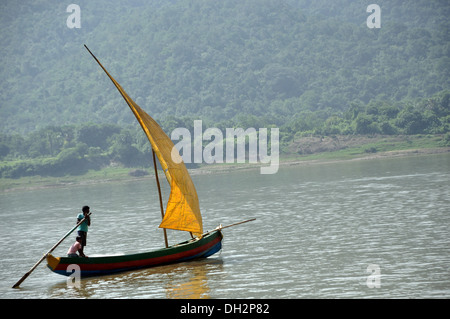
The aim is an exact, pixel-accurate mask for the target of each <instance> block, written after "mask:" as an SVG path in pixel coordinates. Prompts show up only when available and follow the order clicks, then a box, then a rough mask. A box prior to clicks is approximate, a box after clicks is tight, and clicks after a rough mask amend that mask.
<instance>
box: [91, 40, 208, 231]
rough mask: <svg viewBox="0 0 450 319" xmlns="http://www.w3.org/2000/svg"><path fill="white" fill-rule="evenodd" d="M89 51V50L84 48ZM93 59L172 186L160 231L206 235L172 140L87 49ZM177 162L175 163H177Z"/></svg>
mask: <svg viewBox="0 0 450 319" xmlns="http://www.w3.org/2000/svg"><path fill="white" fill-rule="evenodd" d="M85 47H86V46H85ZM86 49H87V50H88V51H89V53H90V54H91V55H92V57H93V58H94V59H95V60H96V61H97V63H98V64H99V65H100V67H101V68H102V69H103V71H105V73H106V74H107V75H108V77H109V78H110V79H111V81H112V82H113V83H114V85H115V86H116V88H117V89H118V90H119V92H120V94H121V95H122V97H123V98H124V99H125V101H126V102H127V104H128V106H129V107H130V109H131V111H133V113H134V115H135V116H136V119H137V120H138V122H139V124H140V125H141V127H142V129H143V130H144V132H145V134H146V135H147V137H148V139H149V141H150V143H151V145H152V148H153V150H154V152H155V154H156V156H157V157H158V160H159V162H160V164H161V167H162V169H163V170H164V174H165V176H166V178H167V181H168V182H169V184H170V188H171V191H170V196H169V201H168V203H167V208H166V212H165V214H164V219H163V221H162V223H161V224H160V225H159V227H161V228H169V229H175V230H183V231H189V232H192V233H195V234H197V235H200V234H202V233H203V223H202V216H201V214H200V205H199V201H198V196H197V191H196V190H195V186H194V183H193V182H192V179H191V177H190V175H189V173H188V171H187V169H186V166H185V165H184V162H183V161H182V159H181V156H180V154H179V153H178V151H177V149H176V148H175V147H174V144H173V142H172V141H171V139H170V138H169V137H168V136H167V135H166V133H164V131H163V130H162V129H161V127H160V126H159V125H158V123H156V121H155V120H154V119H152V118H151V117H150V116H149V115H148V114H147V113H145V112H144V111H143V110H142V109H141V108H140V107H139V105H137V104H136V103H135V102H134V101H133V100H132V99H131V98H130V97H129V96H128V94H127V93H126V92H125V91H124V90H123V89H122V87H121V86H120V84H119V83H117V81H116V80H114V78H113V77H112V76H111V75H110V74H109V73H108V71H106V69H105V68H104V67H103V65H102V64H101V63H100V62H99V61H98V59H97V58H96V57H95V56H94V55H93V54H92V52H91V51H90V50H89V49H88V48H87V47H86ZM174 159H175V161H174Z"/></svg>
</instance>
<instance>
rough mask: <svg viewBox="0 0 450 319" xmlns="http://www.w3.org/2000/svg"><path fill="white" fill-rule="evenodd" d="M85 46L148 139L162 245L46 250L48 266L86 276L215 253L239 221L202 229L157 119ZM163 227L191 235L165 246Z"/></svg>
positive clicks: (185, 177)
mask: <svg viewBox="0 0 450 319" xmlns="http://www.w3.org/2000/svg"><path fill="white" fill-rule="evenodd" d="M85 47H86V49H87V50H88V51H89V53H90V54H91V55H92V57H93V58H94V59H95V61H96V62H97V63H98V64H99V65H100V67H101V68H102V69H103V71H104V72H105V73H106V74H107V76H108V77H109V78H110V79H111V81H112V82H113V84H114V85H115V87H116V88H117V90H118V91H119V92H120V94H121V95H122V97H123V98H124V100H125V101H126V103H127V104H128V106H129V107H130V109H131V111H132V112H133V114H134V115H135V116H136V119H137V121H138V122H139V124H140V125H141V127H142V129H143V130H144V132H145V135H146V136H147V138H148V140H149V141H150V144H151V147H152V152H153V163H154V168H155V177H156V182H157V186H158V191H159V199H160V207H161V215H162V217H163V219H162V222H161V224H160V226H159V227H160V228H163V230H164V237H165V246H166V247H165V248H161V249H159V250H156V251H151V252H144V253H136V254H129V255H118V256H117V255H115V256H103V257H89V258H81V257H78V258H77V257H75V258H74V257H55V256H53V255H52V254H50V253H48V254H47V256H46V259H47V266H48V268H50V269H51V270H52V271H53V272H55V273H58V274H61V275H66V276H70V275H71V274H72V273H73V272H72V271H68V269H69V268H68V267H69V265H74V264H76V265H78V267H79V271H80V276H81V277H87V276H98V275H104V274H111V273H118V272H123V271H129V270H135V269H141V268H147V267H152V266H158V265H163V264H170V263H177V262H184V261H188V260H192V259H196V258H206V257H209V256H211V255H213V254H215V253H217V252H218V251H220V249H221V248H222V239H223V235H222V232H221V230H222V229H223V228H225V227H230V226H233V225H237V224H240V223H243V222H240V223H236V224H233V225H229V226H225V227H222V226H221V225H220V226H219V227H217V228H216V229H214V230H212V231H208V232H206V233H204V232H203V221H202V215H201V213H200V206H199V200H198V195H197V191H196V189H195V186H194V183H193V182H192V179H191V177H190V175H189V172H188V170H187V169H186V166H185V164H184V162H183V161H182V159H181V156H180V155H179V153H178V151H177V149H176V148H175V147H174V144H173V142H172V140H171V139H170V138H169V137H168V136H167V135H166V134H165V133H164V131H163V130H162V129H161V127H160V126H159V125H158V123H157V122H156V121H155V120H154V119H153V118H151V117H150V116H149V115H148V114H147V113H146V112H145V111H144V110H142V109H141V108H140V107H139V106H138V105H137V104H136V103H135V102H134V101H133V100H132V99H131V98H130V97H129V96H128V94H127V93H126V92H125V91H124V90H123V88H122V87H121V86H120V84H119V83H117V81H116V80H115V79H114V78H113V77H112V76H111V75H110V74H109V73H108V71H107V70H106V69H105V68H104V67H103V65H102V64H101V63H100V61H99V60H98V59H97V58H96V57H95V56H94V54H92V52H91V51H90V50H89V48H88V47H87V46H86V45H85ZM155 154H156V157H157V158H158V161H159V163H160V165H161V168H162V170H163V172H164V175H165V177H166V179H167V182H168V183H169V185H170V195H169V200H168V203H167V207H166V209H165V212H164V209H163V204H162V199H161V188H160V184H159V179H158V170H157V168H156V160H155ZM248 221H250V220H248ZM244 222H247V221H244ZM166 229H173V230H180V231H186V232H189V233H191V238H190V239H189V240H187V241H185V242H182V243H179V244H176V245H173V246H168V243H167V233H166V231H165V230H166ZM70 269H72V268H70Z"/></svg>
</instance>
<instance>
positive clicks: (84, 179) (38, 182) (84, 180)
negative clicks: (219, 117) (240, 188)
mask: <svg viewBox="0 0 450 319" xmlns="http://www.w3.org/2000/svg"><path fill="white" fill-rule="evenodd" d="M449 152H450V147H437V148H414V149H404V150H390V151H384V152H376V153H373V154H372V153H370V154H356V155H353V156H344V157H343V156H340V155H339V154H338V152H329V153H328V154H326V156H320V154H319V155H318V154H311V155H310V156H285V157H283V156H281V157H280V163H279V166H280V168H281V167H284V166H301V165H319V164H332V163H341V162H347V161H361V160H373V159H389V158H398V157H410V156H420V155H422V156H423V155H432V154H444V153H449ZM330 153H331V154H330ZM264 165H267V164H261V163H258V164H250V163H243V164H204V165H202V166H201V167H199V168H195V169H189V173H190V174H191V175H192V176H197V175H209V174H226V173H228V172H235V171H244V170H245V171H247V170H256V169H260V167H262V166H264ZM133 170H135V169H133V168H111V167H109V168H105V169H103V170H100V171H95V172H88V173H87V174H85V175H81V176H63V177H40V176H31V177H22V178H19V179H0V192H2V193H7V192H16V191H19V192H20V191H29V190H34V189H46V188H58V187H77V186H78V187H79V186H84V185H95V184H103V183H117V182H132V181H140V180H145V179H149V178H152V177H153V176H154V174H149V175H145V176H141V177H133V176H130V175H129V173H130V172H131V171H133ZM148 171H151V170H150V169H148Z"/></svg>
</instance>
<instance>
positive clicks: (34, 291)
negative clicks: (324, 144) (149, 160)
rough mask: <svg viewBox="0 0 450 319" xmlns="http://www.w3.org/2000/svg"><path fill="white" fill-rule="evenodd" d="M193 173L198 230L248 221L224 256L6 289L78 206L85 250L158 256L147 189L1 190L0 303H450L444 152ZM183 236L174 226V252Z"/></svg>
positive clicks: (37, 279)
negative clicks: (85, 219)
mask: <svg viewBox="0 0 450 319" xmlns="http://www.w3.org/2000/svg"><path fill="white" fill-rule="evenodd" d="M193 178H194V183H195V184H196V187H197V191H198V194H199V198H200V206H201V209H202V213H203V219H204V228H205V229H206V230H208V229H212V228H215V227H216V226H217V225H219V224H220V223H221V224H223V225H227V224H231V223H234V222H238V221H241V220H245V219H249V218H252V217H256V218H257V220H256V221H254V222H251V223H247V224H243V225H240V226H236V227H232V228H229V229H225V230H224V231H223V233H224V242H223V249H222V251H221V252H220V253H219V254H216V255H214V256H212V257H210V258H208V259H204V260H199V261H193V262H188V263H181V264H176V265H169V266H161V267H156V268H150V269H145V270H140V271H134V272H127V273H123V274H119V275H114V276H104V277H95V278H88V279H83V280H82V281H81V287H80V288H73V287H68V286H67V283H66V277H63V276H60V275H56V274H54V273H52V272H50V270H48V269H47V268H46V266H45V262H43V263H42V264H41V265H40V266H39V267H38V268H37V269H36V270H35V271H34V272H33V273H32V274H31V276H30V277H29V278H28V279H27V280H26V281H25V282H24V283H22V285H21V288H20V289H11V286H12V285H13V284H14V283H15V282H16V281H17V280H19V279H20V278H21V277H22V276H23V275H24V274H25V273H26V272H27V271H28V270H29V269H30V268H31V266H33V265H34V263H35V262H36V261H37V260H39V258H40V257H41V256H42V255H43V254H44V253H45V252H46V251H48V249H50V248H51V247H52V245H53V244H55V243H56V242H57V241H58V240H59V239H60V238H61V237H62V236H63V235H64V234H65V233H66V232H67V231H68V230H69V229H70V228H71V227H72V226H73V225H74V223H75V219H76V215H77V213H78V211H79V210H80V209H81V207H82V206H83V205H86V204H87V205H89V206H91V210H92V211H93V217H92V226H91V228H90V230H89V237H88V246H87V247H86V253H87V254H88V255H91V256H95V255H104V254H124V253H133V252H141V251H147V250H153V249H158V248H161V247H162V246H163V237H162V236H163V235H162V231H161V230H160V229H158V225H159V222H160V213H159V202H158V197H157V192H156V189H155V182H154V180H153V179H152V178H149V179H148V180H145V181H139V182H127V183H113V184H99V185H90V186H76V187H70V188H58V189H39V190H32V191H16V192H7V193H1V194H0V214H1V232H0V247H1V254H2V258H1V259H0V297H1V298H449V297H450V269H449V266H450V248H449V247H450V245H449V244H450V232H449V225H450V210H449V208H450V188H449V186H450V185H449V184H450V183H449V181H450V154H444V155H430V156H420V157H408V158H396V159H382V160H360V161H348V162H341V163H334V164H317V165H307V166H292V167H281V168H280V170H279V171H278V173H277V174H275V175H260V174H259V170H254V171H245V172H236V173H230V174H217V175H203V176H194V177H193ZM164 195H165V198H167V195H168V189H167V188H165V189H164ZM73 237H74V235H71V236H70V237H69V238H68V239H67V240H66V241H65V242H63V243H62V244H61V246H60V247H58V248H57V249H56V250H55V252H54V254H55V255H64V254H65V253H66V251H67V249H68V247H69V245H70V244H71V243H72V241H73ZM184 239H186V236H185V235H184V234H183V233H179V232H172V231H169V243H170V244H175V243H177V242H180V241H183V240H184ZM371 269H376V270H377V271H378V272H372V271H371ZM374 275H375V276H374ZM369 286H372V287H373V288H369Z"/></svg>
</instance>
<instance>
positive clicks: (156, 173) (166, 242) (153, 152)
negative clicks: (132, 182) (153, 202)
mask: <svg viewBox="0 0 450 319" xmlns="http://www.w3.org/2000/svg"><path fill="white" fill-rule="evenodd" d="M152 154H153V167H154V169H155V177H156V185H158V194H159V206H160V207H161V218H162V219H164V206H163V202H162V196H161V186H160V185H159V178H158V169H157V167H156V158H155V151H154V150H153V148H152ZM163 231H164V243H165V244H166V248H167V247H169V243H168V241H167V232H166V229H165V228H163Z"/></svg>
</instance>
